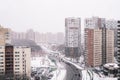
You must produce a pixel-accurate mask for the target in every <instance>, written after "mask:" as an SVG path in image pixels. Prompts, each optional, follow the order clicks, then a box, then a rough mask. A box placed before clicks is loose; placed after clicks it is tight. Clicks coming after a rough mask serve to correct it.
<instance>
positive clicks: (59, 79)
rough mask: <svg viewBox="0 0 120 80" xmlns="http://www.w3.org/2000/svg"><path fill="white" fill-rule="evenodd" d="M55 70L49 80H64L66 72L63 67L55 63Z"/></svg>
mask: <svg viewBox="0 0 120 80" xmlns="http://www.w3.org/2000/svg"><path fill="white" fill-rule="evenodd" d="M57 66H58V68H57V70H56V71H54V77H53V78H52V79H51V80H65V76H66V70H65V68H64V66H63V65H61V64H59V63H57Z"/></svg>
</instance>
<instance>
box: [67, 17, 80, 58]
mask: <svg viewBox="0 0 120 80" xmlns="http://www.w3.org/2000/svg"><path fill="white" fill-rule="evenodd" d="M80 35H81V19H80V18H66V19H65V55H66V56H67V57H72V58H75V57H79V56H80V44H81V38H80V37H81V36H80Z"/></svg>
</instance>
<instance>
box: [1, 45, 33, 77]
mask: <svg viewBox="0 0 120 80" xmlns="http://www.w3.org/2000/svg"><path fill="white" fill-rule="evenodd" d="M30 59H31V49H30V48H28V47H25V46H12V45H6V46H0V75H4V76H5V78H20V77H23V76H27V77H28V78H30V76H31V64H30V63H31V62H30V61H31V60H30Z"/></svg>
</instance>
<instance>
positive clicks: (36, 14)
mask: <svg viewBox="0 0 120 80" xmlns="http://www.w3.org/2000/svg"><path fill="white" fill-rule="evenodd" d="M92 16H99V17H103V18H107V19H111V18H112V19H120V0H0V24H1V25H2V26H4V27H8V28H12V30H14V31H19V32H21V31H26V30H27V29H29V28H33V29H34V30H35V31H39V32H64V31H65V30H64V19H65V18H66V17H81V18H82V20H84V18H86V17H92ZM82 26H83V22H82Z"/></svg>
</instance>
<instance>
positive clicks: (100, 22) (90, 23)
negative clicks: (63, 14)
mask: <svg viewBox="0 0 120 80" xmlns="http://www.w3.org/2000/svg"><path fill="white" fill-rule="evenodd" d="M104 24H105V18H99V17H92V18H86V19H85V27H86V28H102V27H104Z"/></svg>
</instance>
